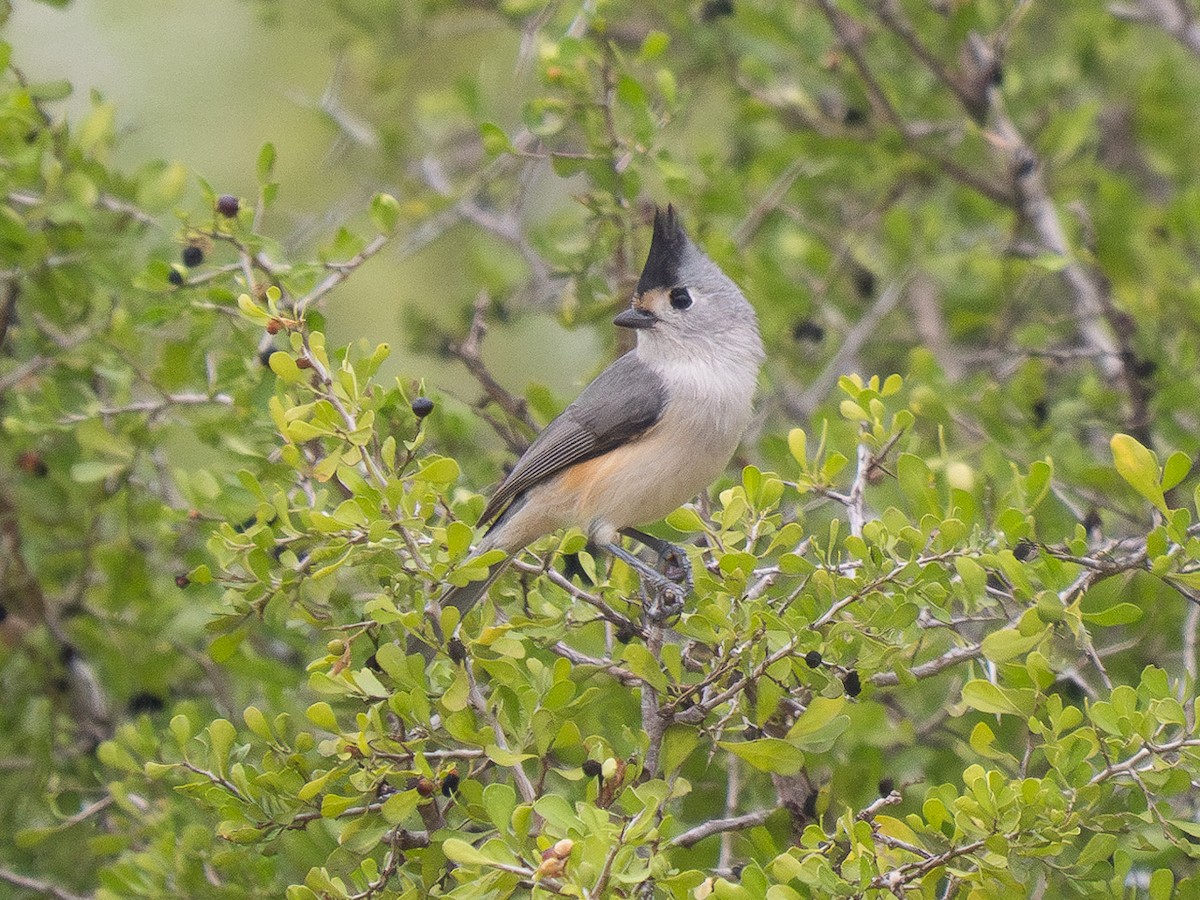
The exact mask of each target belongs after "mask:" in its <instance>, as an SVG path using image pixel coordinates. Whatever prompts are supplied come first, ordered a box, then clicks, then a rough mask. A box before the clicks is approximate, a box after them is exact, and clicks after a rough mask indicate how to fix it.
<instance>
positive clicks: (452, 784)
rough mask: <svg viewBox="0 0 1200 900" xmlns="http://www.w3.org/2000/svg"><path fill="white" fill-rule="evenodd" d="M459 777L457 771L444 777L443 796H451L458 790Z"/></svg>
mask: <svg viewBox="0 0 1200 900" xmlns="http://www.w3.org/2000/svg"><path fill="white" fill-rule="evenodd" d="M459 780H460V779H459V777H458V773H457V772H451V773H450V774H449V775H447V776H446V777H445V778H443V779H442V796H443V797H449V796H451V795H452V794H454V793H455V792H457V791H458V782H459Z"/></svg>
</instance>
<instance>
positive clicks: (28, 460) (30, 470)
mask: <svg viewBox="0 0 1200 900" xmlns="http://www.w3.org/2000/svg"><path fill="white" fill-rule="evenodd" d="M17 468H18V469H20V470H21V471H22V472H25V473H26V474H29V475H32V476H33V477H34V478H45V477H46V476H47V475H48V474H50V467H49V466H48V465H46V461H45V460H44V459H42V455H41V454H40V453H38V452H37V451H35V450H26V451H25V452H24V453H22V454H21V455H20V456H18V457H17Z"/></svg>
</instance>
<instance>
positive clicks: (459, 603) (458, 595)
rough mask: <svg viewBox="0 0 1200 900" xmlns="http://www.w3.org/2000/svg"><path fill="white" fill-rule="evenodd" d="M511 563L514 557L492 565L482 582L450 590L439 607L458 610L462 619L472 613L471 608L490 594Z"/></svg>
mask: <svg viewBox="0 0 1200 900" xmlns="http://www.w3.org/2000/svg"><path fill="white" fill-rule="evenodd" d="M510 562H512V557H511V556H506V557H505V558H504V559H502V560H500V561H499V562H495V563H492V565H491V567H490V568H489V569H488V574H487V578H484V579H483V580H482V581H469V582H467V583H466V584H464V585H463V586H462V587H452V588H450V590H448V591H446V593H444V594H442V597H441V599H440V600H439V601H438V606H440V607H441V608H442V609H445V608H446V607H447V606H453V607H454V608H455V609H457V610H458V612H459V615H460V617H462V616H465V615H466V614H467V613H468V612H470V611H471V607H473V606H474V605H475V604H476V603H478V602H479V601H480V600H482V599H483V595H484V594H486V593H487V592H488V588H490V587H491V586H492V583H493V582H495V580H496V579H497V578H499V577H500V575H501V574H502V573H503V572H504V570H505V569H507V568H508V564H509V563H510Z"/></svg>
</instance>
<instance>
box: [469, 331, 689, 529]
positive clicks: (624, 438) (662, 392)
mask: <svg viewBox="0 0 1200 900" xmlns="http://www.w3.org/2000/svg"><path fill="white" fill-rule="evenodd" d="M666 405H667V392H666V388H665V387H664V385H663V382H662V379H661V378H660V377H659V376H658V373H656V372H655V371H654V370H653V369H651V368H650V367H649V366H647V365H646V364H645V363H643V362H642V361H641V360H640V359H638V357H637V354H636V353H634V352H633V351H630V352H629V353H626V354H625V355H624V356H622V357H621V358H620V359H618V360H617V361H616V362H614V363H613V364H612V365H611V366H609V367H608V368H607V369H605V370H604V371H603V372H601V373H600V374H599V375H598V376H597V377H596V380H595V381H593V382H592V383H591V384H589V385H588V386H587V387H586V388H584V390H583V393H581V394H580V395H579V396H578V397H577V398H576V399H575V402H574V403H572V404H571V405H570V406H568V407H567V408H566V409H564V410H563V411H562V413H561V414H560V415H559V416H558V418H556V419H555V420H554V421H553V422H551V423H550V424H549V425H547V426H546V428H545V429H544V430H543V431H542V433H541V434H539V435H538V436H537V438H536V439H535V440H534V442H533V443H532V444H530V445H529V449H528V450H526V451H525V453H524V454H523V455H522V456H521V458H520V459H519V460H517V464H516V465H515V466H514V467H513V470H512V472H510V473H509V476H508V477H507V478H506V479H504V482H503V483H502V484H501V485H500V487H499V488H498V489H497V490H496V493H495V495H494V496H493V497H492V499H491V501H489V503H488V505H487V508H486V509H484V511H483V516H482V518H481V519H480V522H481V523H486V522H491V521H492V520H494V519H497V518H498V517H499V516H500V515H502V514H503V512H504V510H505V509H507V507H508V506H509V504H510V503H512V501H513V500H515V499H517V498H518V497H519V496H521V494H523V493H524V492H525V491H527V490H529V489H530V488H531V487H533V486H534V485H536V484H539V483H541V482H542V481H544V480H545V479H547V478H549V477H550V476H551V475H554V474H555V473H557V472H561V471H562V470H563V469H565V468H567V467H568V466H573V465H575V464H576V463H581V462H585V461H586V460H589V459H593V458H594V457H597V456H600V455H601V454H603V453H607V452H608V451H609V450H613V449H615V448H617V447H619V446H621V445H622V444H625V443H627V442H628V441H630V440H633V439H634V438H636V437H638V436H639V435H641V434H642V433H644V432H645V431H646V430H648V429H649V428H650V427H652V426H653V425H654V424H655V423H656V422H658V420H659V419H660V418H662V414H663V409H664V408H665V407H666Z"/></svg>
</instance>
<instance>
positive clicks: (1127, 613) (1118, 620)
mask: <svg viewBox="0 0 1200 900" xmlns="http://www.w3.org/2000/svg"><path fill="white" fill-rule="evenodd" d="M1141 617H1142V608H1141V607H1140V606H1136V605H1134V604H1132V603H1114V604H1113V605H1112V606H1110V607H1109V608H1108V609H1102V610H1100V612H1085V613H1084V614H1083V620H1084V621H1085V622H1091V623H1092V624H1093V625H1104V626H1108V625H1132V624H1133V623H1134V622H1136V621H1138V620H1139V619H1141Z"/></svg>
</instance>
